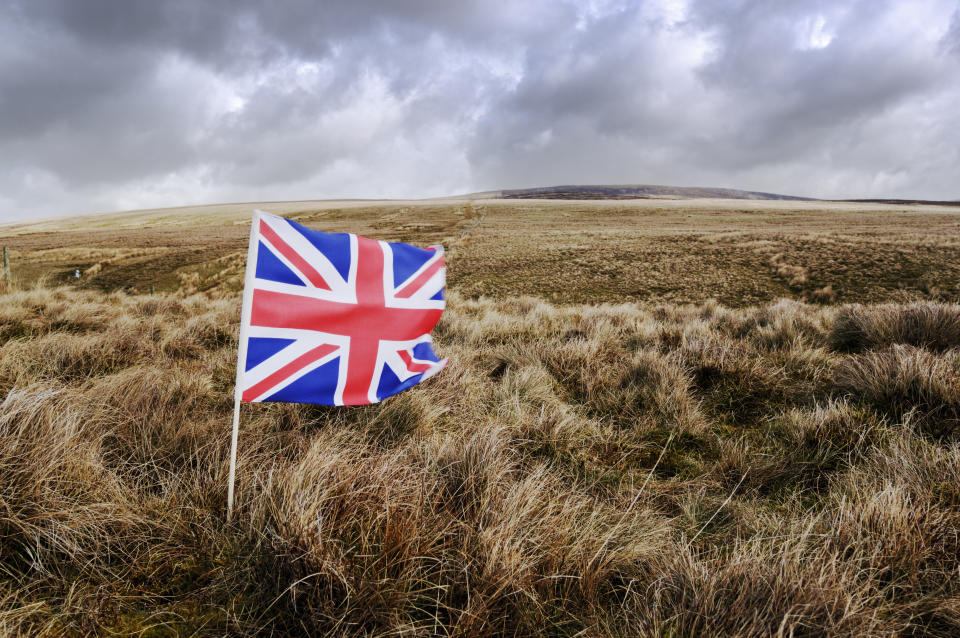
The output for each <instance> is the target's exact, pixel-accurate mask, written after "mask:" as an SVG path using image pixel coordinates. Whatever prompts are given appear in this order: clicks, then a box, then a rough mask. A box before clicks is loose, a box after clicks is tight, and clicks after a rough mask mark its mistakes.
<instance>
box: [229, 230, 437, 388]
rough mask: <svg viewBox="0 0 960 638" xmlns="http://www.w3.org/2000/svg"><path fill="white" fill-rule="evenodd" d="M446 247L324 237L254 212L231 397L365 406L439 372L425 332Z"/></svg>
mask: <svg viewBox="0 0 960 638" xmlns="http://www.w3.org/2000/svg"><path fill="white" fill-rule="evenodd" d="M445 277H446V271H445V267H444V258H443V248H442V247H439V246H436V247H431V248H427V249H424V248H418V247H416V246H411V245H409V244H402V243H395V242H385V241H376V240H373V239H367V238H366V237H360V236H359V235H353V234H347V233H336V234H335V233H324V232H320V231H316V230H311V229H309V228H306V227H304V226H302V225H300V224H298V223H296V222H294V221H292V220H289V219H284V218H282V217H277V216H275V215H270V214H267V213H263V212H261V211H256V212H255V213H254V217H253V227H252V228H251V231H250V247H249V252H248V253H247V272H246V278H245V281H244V290H243V310H242V313H243V316H242V319H241V324H240V348H239V358H238V363H237V398H238V399H239V400H241V401H285V402H293V403H319V404H323V405H364V404H369V403H377V402H378V401H380V400H382V399H384V398H386V397H388V396H391V395H393V394H396V393H398V392H400V391H402V390H405V389H407V388H409V387H411V386H413V385H415V384H417V383H419V382H421V381H423V380H425V379H427V378H429V377H431V376H433V375H434V374H436V373H437V372H439V371H440V370H441V369H443V368H444V366H446V364H447V361H446V359H443V360H441V359H440V358H439V357H438V356H437V355H436V353H434V350H433V346H432V340H431V338H430V331H431V330H432V329H433V327H434V326H435V325H436V324H437V322H438V321H439V320H440V315H441V314H443V309H444V305H445V302H444V298H443V293H444V286H445Z"/></svg>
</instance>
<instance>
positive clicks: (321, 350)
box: [240, 343, 337, 401]
mask: <svg viewBox="0 0 960 638" xmlns="http://www.w3.org/2000/svg"><path fill="white" fill-rule="evenodd" d="M336 349H337V346H333V345H330V344H328V343H325V344H323V345H322V346H317V347H316V348H314V349H313V350H310V351H308V352H305V353H304V354H302V355H300V356H299V357H297V358H296V359H294V360H293V361H291V362H290V363H288V364H287V365H285V366H283V367H282V368H280V369H279V370H277V371H276V372H274V373H273V374H271V375H270V376H268V377H267V378H266V379H264V380H263V381H261V382H260V383H258V384H256V385H254V386H252V387H250V388H248V389H247V390H244V392H243V396H241V397H240V399H241V400H242V401H253V400H254V399H256V398H257V397H259V396H260V395H261V394H263V393H264V392H266V391H267V390H269V389H270V388H272V387H274V386H275V385H277V384H278V383H280V382H282V381H283V380H284V379H286V378H287V377H290V376H293V375H294V374H296V373H297V372H299V371H300V370H303V369H304V368H306V367H307V366H308V365H310V364H311V363H313V362H315V361H319V360H320V359H322V358H324V357H325V356H327V355H328V354H330V353H331V352H333V351H334V350H336Z"/></svg>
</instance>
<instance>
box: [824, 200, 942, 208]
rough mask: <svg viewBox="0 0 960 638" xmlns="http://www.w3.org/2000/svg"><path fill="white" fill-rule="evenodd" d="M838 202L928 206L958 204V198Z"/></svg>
mask: <svg viewBox="0 0 960 638" xmlns="http://www.w3.org/2000/svg"><path fill="white" fill-rule="evenodd" d="M835 201H838V202H854V203H860V204H896V205H900V206H913V205H916V204H924V205H929V206H960V199H954V200H938V199H838V200H835Z"/></svg>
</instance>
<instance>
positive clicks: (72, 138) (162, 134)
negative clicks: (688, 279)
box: [0, 0, 960, 220]
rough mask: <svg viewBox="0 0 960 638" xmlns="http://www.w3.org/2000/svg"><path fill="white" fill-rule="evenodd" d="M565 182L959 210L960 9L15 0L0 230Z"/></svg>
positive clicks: (582, 1)
mask: <svg viewBox="0 0 960 638" xmlns="http://www.w3.org/2000/svg"><path fill="white" fill-rule="evenodd" d="M570 183H574V184H576V183H579V184H591V183H592V184H597V183H608V184H611V183H641V184H669V185H688V186H719V187H731V188H744V189H750V190H766V191H773V192H780V193H787V194H797V195H808V196H814V197H904V198H927V199H960V2H958V0H909V1H908V0H894V1H884V0H861V1H855V0H823V1H818V0H804V1H802V2H800V1H794V0H730V1H725V0H689V1H688V0H656V1H650V2H646V1H642V0H626V1H610V2H608V1H606V0H590V1H586V0H576V1H569V2H564V1H560V0H524V1H523V2H517V1H510V0H504V1H492V0H472V1H469V0H468V1H464V0H458V1H452V0H344V1H342V2H329V1H328V2H319V1H316V0H294V1H276V2H266V1H263V2H253V1H251V0H246V1H243V0H203V1H196V0H163V1H161V0H149V1H132V0H82V1H81V0H60V1H53V0H51V1H48V0H19V1H18V0H0V219H6V220H10V219H26V218H31V217H40V216H49V215H63V214H73V213H81V212H92V211H100V210H119V209H129V208H141V207H153V206H177V205H184V204H197V203H214V202H230V201H266V200H279V199H314V198H337V197H376V198H380V197H390V198H403V197H431V196H439V195H448V194H455V193H464V192H470V191H479V190H492V189H500V188H518V187H527V186H547V185H555V184H570Z"/></svg>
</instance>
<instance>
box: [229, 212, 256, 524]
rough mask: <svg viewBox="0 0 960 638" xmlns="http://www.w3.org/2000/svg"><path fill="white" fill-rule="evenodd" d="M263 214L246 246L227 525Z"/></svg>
mask: <svg viewBox="0 0 960 638" xmlns="http://www.w3.org/2000/svg"><path fill="white" fill-rule="evenodd" d="M259 226H260V211H259V210H255V211H253V219H252V220H251V222H250V245H249V246H248V247H247V268H246V271H245V273H244V277H243V303H242V305H241V307H240V343H239V345H238V347H237V380H236V383H235V384H234V390H233V433H232V434H231V435H230V478H229V481H230V484H229V486H228V487H227V522H228V523H229V522H230V520H231V519H232V518H233V486H234V483H235V482H236V478H237V440H238V439H239V438H240V400H241V398H242V394H243V389H242V387H241V380H242V378H243V367H244V365H246V361H247V332H248V330H247V328H248V327H249V326H250V312H251V310H252V304H253V278H254V276H255V275H256V272H257V243H258V240H257V237H258V234H259V232H260V230H259Z"/></svg>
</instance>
